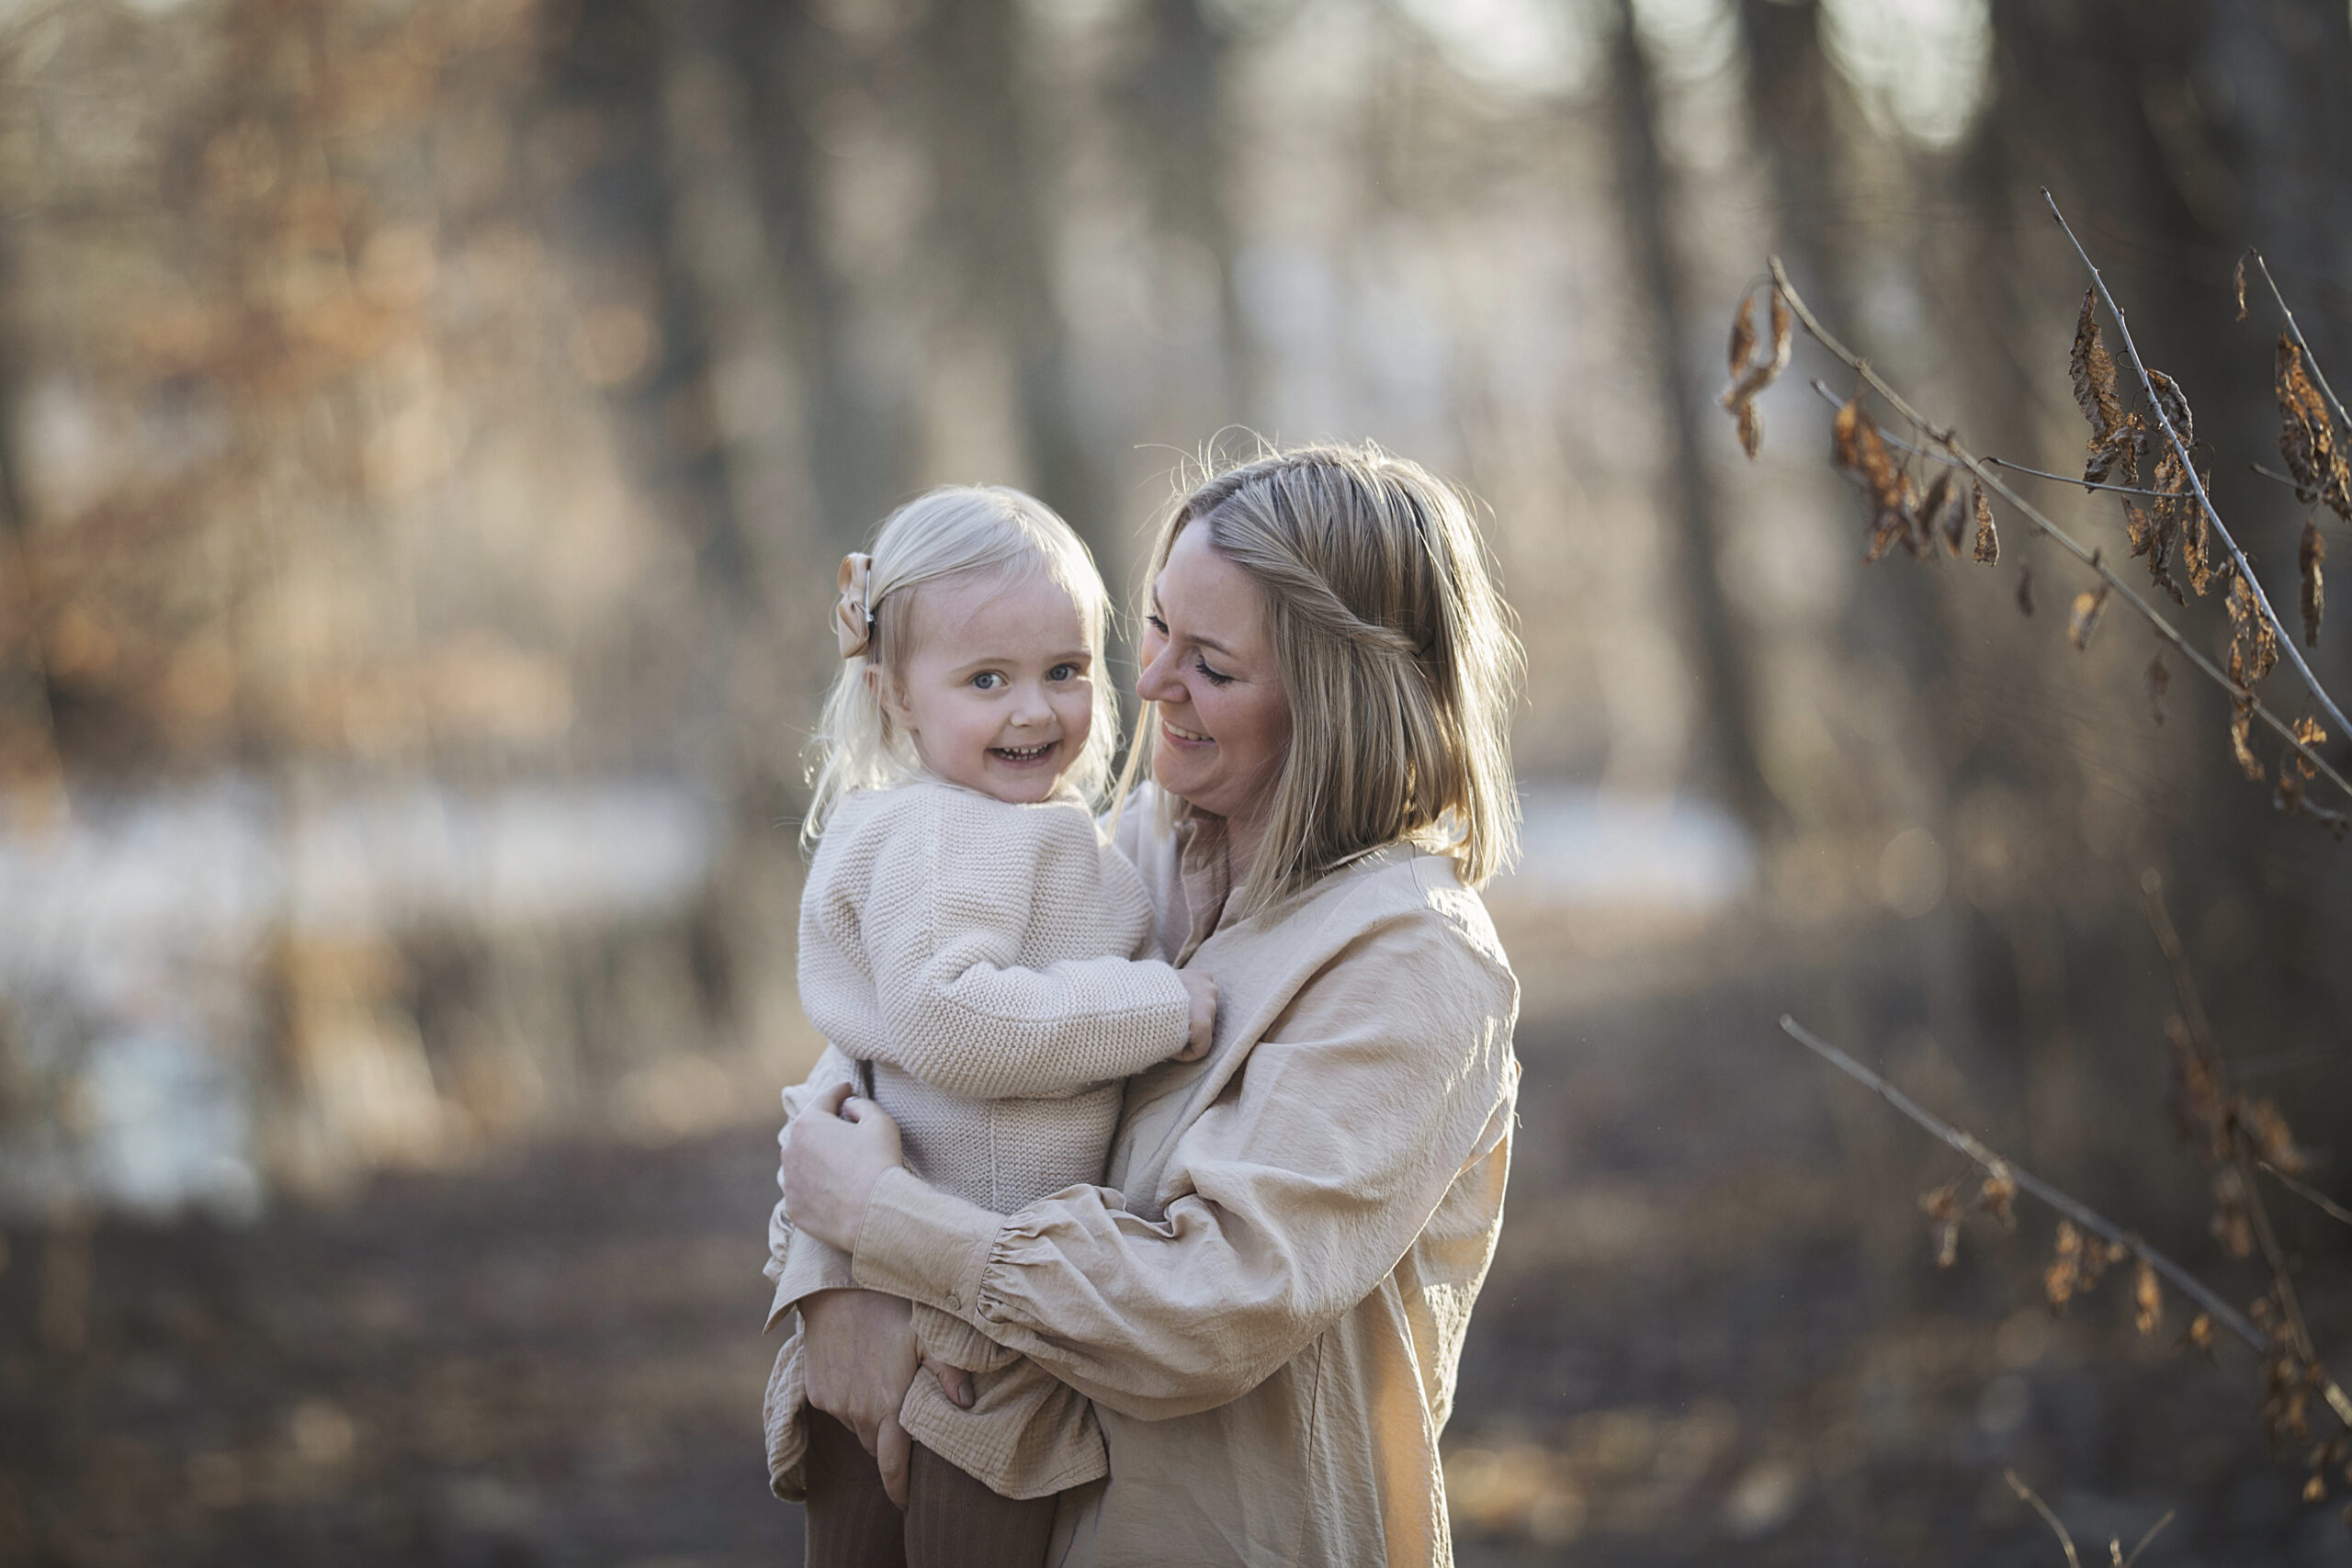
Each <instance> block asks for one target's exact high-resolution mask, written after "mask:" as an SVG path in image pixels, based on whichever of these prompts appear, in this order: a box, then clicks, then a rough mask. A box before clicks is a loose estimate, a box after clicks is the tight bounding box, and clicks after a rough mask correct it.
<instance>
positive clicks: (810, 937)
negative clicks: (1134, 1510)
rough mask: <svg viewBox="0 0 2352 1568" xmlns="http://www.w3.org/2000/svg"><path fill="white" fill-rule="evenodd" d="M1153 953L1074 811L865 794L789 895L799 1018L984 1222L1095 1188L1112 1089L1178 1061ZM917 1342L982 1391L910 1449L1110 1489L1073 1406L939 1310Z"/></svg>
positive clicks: (1019, 1487) (1072, 805) (1178, 1022)
mask: <svg viewBox="0 0 2352 1568" xmlns="http://www.w3.org/2000/svg"><path fill="white" fill-rule="evenodd" d="M1156 953H1157V946H1156V940H1155V937H1154V934H1153V927H1152V911H1151V904H1150V901H1149V900H1148V897H1146V895H1145V892H1144V886H1143V881H1142V879H1141V877H1139V876H1138V875H1137V874H1136V870H1135V868H1134V867H1133V866H1131V865H1129V864H1128V863H1127V862H1126V860H1125V858H1124V857H1123V856H1122V855H1120V853H1119V852H1117V851H1116V850H1114V849H1113V848H1111V846H1110V845H1108V844H1107V843H1105V842H1103V838H1102V835H1101V834H1100V832H1099V831H1098V830H1097V829H1096V827H1095V824H1094V819H1093V818H1092V817H1091V816H1090V815H1089V814H1088V813H1087V811H1086V809H1085V807H1083V806H1081V805H1080V804H1079V803H1078V802H1077V801H1076V800H1075V799H1057V800H1051V801H1047V802H1045V803H1043V804H1041V805H1036V806H1013V805H1008V804H1006V803H1005V802H1003V801H1000V800H996V799H994V798H992V797H990V796H989V795H981V794H978V792H976V791H973V790H967V789H964V788H961V787H959V786H957V785H955V784H946V783H944V782H941V781H938V780H933V779H920V780H917V781H915V782H913V783H910V784H903V785H900V786H899V787H897V788H895V789H888V790H872V791H864V792H860V793H858V794H855V795H851V796H849V797H848V798H847V799H845V800H843V801H842V803H841V805H840V806H839V807H837V808H836V809H835V811H834V814H833V817H832V819H831V821H830V822H828V823H827V824H826V826H825V832H824V836H823V838H822V839H821V840H820V841H819V844H818V847H817V855H816V860H815V863H814V864H813V865H811V866H810V868H809V883H808V886H807V888H806V890H805V891H804V892H803V894H802V896H801V903H800V1003H801V1006H802V1007H803V1008H804V1009H805V1010H807V1012H808V1014H809V1021H811V1022H812V1023H814V1024H815V1025H816V1026H817V1029H818V1032H820V1033H821V1034H823V1035H824V1036H825V1038H826V1039H827V1040H829V1041H831V1043H833V1045H834V1046H835V1047H836V1048H837V1049H839V1050H840V1051H841V1052H842V1054H843V1055H847V1056H849V1057H851V1058H854V1059H856V1060H861V1061H866V1062H871V1063H872V1064H873V1073H874V1098H875V1100H876V1102H878V1103H879V1104H880V1105H881V1107H882V1109H883V1110H885V1111H888V1112H889V1113H890V1115H891V1117H892V1118H893V1119H895V1120H896V1121H897V1122H898V1123H899V1134H900V1135H901V1137H902V1139H903V1141H904V1147H905V1151H906V1157H907V1161H908V1164H909V1166H910V1168H912V1169H913V1170H915V1171H917V1172H919V1173H920V1174H921V1175H922V1177H923V1179H925V1180H927V1181H930V1182H933V1183H934V1184H935V1185H937V1186H938V1187H939V1188H941V1189H943V1190H946V1191H950V1192H953V1193H955V1194H956V1195H957V1196H958V1197H961V1198H964V1199H967V1200H968V1201H971V1202H974V1203H977V1204H979V1205H981V1206H982V1207H984V1208H988V1209H992V1210H995V1211H997V1212H999V1213H1007V1212H1010V1211H1012V1210H1014V1209H1018V1208H1020V1207H1021V1206H1022V1205H1023V1204H1025V1203H1028V1202H1030V1201H1034V1200H1035V1199H1038V1198H1043V1197H1046V1196H1047V1195H1048V1194H1051V1193H1054V1192H1057V1191H1060V1190H1063V1189H1065V1188H1069V1187H1072V1186H1077V1185H1080V1184H1085V1183H1093V1182H1099V1181H1100V1180H1102V1179H1103V1156H1104V1154H1105V1152H1106V1150H1107V1149H1108V1147H1109V1145H1110V1141H1111V1133H1112V1129H1113V1127H1114V1125H1115V1124H1116V1123H1117V1122H1118V1117H1119V1106H1120V1091H1121V1083H1120V1080H1122V1079H1124V1078H1125V1077H1127V1076H1128V1075H1130V1074H1132V1073H1136V1072H1139V1071H1141V1070H1142V1069H1143V1068H1145V1067H1148V1066H1151V1065H1152V1064H1154V1063H1156V1062H1159V1061H1163V1060H1165V1059H1166V1058H1167V1057H1169V1056H1170V1055H1173V1054H1174V1053H1175V1052H1177V1051H1178V1050H1180V1049H1182V1046H1183V1044H1184V1042H1185V1037H1186V1034H1187V1032H1188V1030H1189V1026H1190V1019H1191V1006H1190V1002H1189V999H1188V998H1187V997H1186V995H1185V991H1184V987H1183V984H1182V981H1180V980H1179V979H1178V978H1177V976H1176V971H1175V970H1174V969H1173V968H1171V967H1170V966H1169V965H1168V964H1162V963H1159V962H1154V961H1151V960H1153V959H1154V958H1155V955H1156ZM915 1330H916V1337H917V1338H918V1339H919V1340H920V1341H921V1343H922V1348H923V1350H924V1352H925V1353H926V1354H928V1355H930V1356H931V1357H933V1359H937V1360H940V1361H943V1362H945V1363H947V1364H948V1365H951V1366H959V1367H965V1368H967V1369H970V1370H971V1371H974V1372H975V1373H976V1374H978V1375H977V1376H976V1380H975V1382H976V1388H977V1392H978V1405H977V1406H976V1408H975V1410H974V1411H972V1412H971V1413H969V1414H966V1413H960V1412H956V1411H955V1410H954V1409H953V1407H952V1406H944V1405H943V1406H941V1407H940V1408H937V1409H934V1410H933V1411H932V1412H931V1414H930V1418H929V1419H926V1420H922V1421H919V1422H914V1423H910V1425H909V1427H908V1430H909V1432H910V1435H912V1436H913V1437H914V1438H915V1439H916V1440H917V1441H918V1442H921V1443H922V1444H923V1445H924V1446H925V1447H926V1448H929V1449H931V1450H933V1452H935V1453H937V1454H939V1455H940V1456H941V1457H942V1458H944V1459H946V1460H948V1461H950V1462H952V1463H954V1464H956V1465H957V1466H958V1467H959V1468H961V1469H963V1470H964V1471H966V1472H967V1473H969V1474H971V1475H973V1476H974V1477H976V1478H977V1479H978V1480H980V1481H982V1482H984V1483H987V1484H988V1485H989V1487H991V1488H992V1489H993V1490H995V1491H997V1492H998V1493H1001V1494H1002V1495H1006V1496H1015V1497H1034V1496H1042V1495H1047V1494H1050V1493H1053V1492H1058V1491H1061V1490H1063V1489H1065V1488H1067V1487H1069V1486H1074V1485H1077V1484H1079V1483H1081V1482H1085V1481H1091V1480H1093V1479H1095V1478H1096V1477H1098V1476H1101V1475H1103V1473H1105V1463H1104V1459H1103V1441H1102V1438H1101V1436H1100V1434H1099V1433H1098V1431H1097V1429H1096V1427H1095V1422H1094V1418H1093V1415H1092V1412H1091V1408H1090V1407H1089V1405H1088V1404H1087V1402H1086V1400H1085V1399H1083V1398H1082V1397H1080V1396H1079V1395H1078V1394H1076V1393H1073V1392H1072V1391H1070V1390H1069V1388H1067V1387H1065V1386H1064V1385H1062V1384H1061V1383H1059V1382H1057V1381H1055V1380H1054V1379H1053V1378H1052V1377H1050V1376H1049V1375H1047V1374H1046V1373H1045V1372H1043V1371H1039V1370H1038V1369H1037V1368H1036V1367H1035V1366H1034V1365H1033V1364H1031V1363H1030V1362H1028V1361H1027V1360H1025V1359H1023V1358H1021V1357H1019V1356H1017V1355H1015V1354H1014V1353H1013V1352H1012V1351H1009V1350H1006V1349H1003V1348H1001V1347H1000V1346H998V1345H996V1344H994V1343H993V1342H992V1341H990V1340H989V1338H988V1337H985V1336H984V1335H982V1334H980V1333H979V1332H978V1329H976V1328H974V1327H973V1326H972V1325H969V1324H967V1323H964V1322H961V1321H959V1320H958V1319H956V1318H955V1317H953V1316H950V1315H949V1314H945V1313H943V1312H940V1311H937V1310H935V1309H934V1308H932V1307H929V1306H918V1307H917V1308H916V1309H915ZM797 1349H798V1337H797V1335H796V1336H795V1337H794V1339H793V1341H792V1342H791V1343H789V1344H787V1345H786V1352H785V1353H786V1357H787V1358H796V1359H797ZM785 1371H786V1369H785V1367H784V1365H783V1364H782V1363H781V1362H780V1363H779V1366H778V1374H779V1376H782V1375H783V1374H784V1372H785ZM793 1403H794V1404H795V1405H796V1406H797V1399H795V1400H794V1401H793ZM910 1413H911V1412H910ZM796 1424H797V1423H796ZM918 1426H921V1427H923V1429H922V1430H917V1429H916V1428H917V1427H918Z"/></svg>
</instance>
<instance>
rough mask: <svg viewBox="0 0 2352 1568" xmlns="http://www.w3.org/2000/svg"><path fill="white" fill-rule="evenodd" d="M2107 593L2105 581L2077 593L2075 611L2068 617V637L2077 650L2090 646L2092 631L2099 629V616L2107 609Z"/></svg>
mask: <svg viewBox="0 0 2352 1568" xmlns="http://www.w3.org/2000/svg"><path fill="white" fill-rule="evenodd" d="M2107 595H2108V585H2107V584H2106V583H2105V582H2101V583H2100V584H2099V585H2098V587H2096V588H2088V589H2085V590H2084V591H2083V592H2080V593H2077V594H2075V608H2074V611H2073V613H2072V614H2071V615H2068V616H2067V618H2066V639H2067V640H2068V641H2069V642H2071V643H2073V644H2074V645H2075V651H2076V652H2083V651H2086V650H2087V649H2089V648H2090V646H2091V633H2093V632H2095V631H2097V630H2098V618H2099V616H2100V615H2104V614H2105V613H2106V611H2107Z"/></svg>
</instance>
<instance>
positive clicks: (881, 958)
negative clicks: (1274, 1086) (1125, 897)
mask: <svg viewBox="0 0 2352 1568" xmlns="http://www.w3.org/2000/svg"><path fill="white" fill-rule="evenodd" d="M980 821H981V822H982V823H984V824H985V829H981V828H978V827H975V828H973V829H967V830H966V831H961V832H959V831H957V830H956V828H957V824H956V822H955V821H954V820H953V819H950V820H948V821H946V822H943V823H941V824H940V825H939V829H938V830H937V831H936V833H935V836H934V837H933V839H932V840H931V841H930V842H929V843H924V842H922V840H915V839H913V838H912V836H911V835H910V842H909V843H907V844H905V845H903V846H894V847H893V848H892V849H891V850H890V851H889V852H887V855H886V862H885V863H884V864H883V865H882V866H880V867H878V868H877V871H876V893H875V895H874V896H873V897H871V898H870V899H869V903H868V920H867V927H868V929H867V931H866V933H865V942H866V944H867V950H868V953H869V954H870V957H871V964H872V972H873V975H874V988H875V996H876V1000H877V1001H878V1002H879V1003H880V1004H881V1011H882V1025H883V1027H882V1030H881V1031H880V1033H881V1034H882V1036H883V1037H884V1043H883V1045H882V1048H881V1049H879V1050H877V1052H876V1055H877V1056H879V1057H880V1059H882V1060H885V1061H888V1062H891V1063H894V1064H895V1065H897V1066H901V1067H904V1068H905V1069H906V1070H907V1071H909V1072H910V1073H912V1074H914V1075H915V1076H916V1077H920V1078H922V1079H923V1080H924V1081H925V1082H927V1083H931V1084H933V1085H935V1086H937V1087H938V1088H940V1089H945V1090H947V1091H948V1092H949V1093H951V1094H960V1095H965V1096H967V1097H969V1098H971V1099H975V1100H995V1099H1001V1098H1003V1097H1006V1096H1012V1095H1055V1094H1068V1093H1070V1092H1072V1091H1073V1090H1076V1089H1082V1088H1084V1087H1085V1086H1087V1085H1089V1084H1097V1083H1103V1082H1106V1081H1108V1080H1111V1079H1114V1078H1123V1077H1127V1076H1128V1075H1129V1074H1132V1073H1136V1072H1140V1071H1141V1070H1142V1069H1143V1068H1145V1067H1148V1066H1151V1064H1153V1063H1154V1062H1159V1061H1163V1060H1165V1059H1166V1058H1168V1057H1169V1056H1170V1055H1173V1054H1174V1053H1175V1052H1176V1051H1178V1050H1179V1049H1181V1048H1182V1045H1183V1043H1184V1040H1185V1036H1186V1034H1187V1033H1188V1032H1189V1029H1190V1022H1191V1017H1192V1006H1191V1002H1190V999H1189V998H1188V997H1187V996H1186V994H1185V990H1184V985H1183V982H1182V980H1180V979H1179V978H1177V975H1176V971H1175V970H1174V969H1172V968H1170V966H1169V965H1167V964H1159V963H1136V962H1134V961H1132V960H1130V959H1128V958H1126V957H1125V956H1114V957H1103V958H1088V959H1076V960H1071V961H1069V962H1067V963H1062V964H1049V965H1046V966H1044V967H1039V968H1023V967H1022V966H1020V965H1019V964H1016V963H1015V962H1014V961H1015V959H1017V958H1018V956H1019V955H1020V952H1021V946H1022V940H1023V933H1024V932H1025V931H1028V930H1029V929H1030V927H1031V926H1032V924H1033V923H1039V922H1044V923H1050V922H1055V921H1063V922H1068V923H1069V926H1070V928H1071V929H1072V930H1073V931H1077V932H1079V933H1080V934H1081V935H1083V936H1087V937H1093V936H1094V935H1095V934H1096V931H1098V930H1099V928H1100V927H1101V925H1102V924H1103V921H1104V919H1105V918H1106V913H1107V901H1108V899H1109V898H1110V897H1111V893H1110V890H1109V889H1108V888H1107V887H1106V886H1104V883H1103V874H1102V864H1101V850H1100V848H1099V840H1097V839H1096V838H1095V836H1094V826H1093V822H1092V819H1091V818H1089V817H1087V815H1086V814H1085V813H1084V812H1083V811H1082V810H1079V809H1077V808H1075V807H1073V808H1071V809H1070V810H1069V811H1056V812H1037V813H1026V812H1024V813H1021V814H1019V815H1018V816H1015V817H1012V818H1009V819H1008V818H1007V817H1006V816H1005V814H1002V813H998V814H993V815H990V816H988V817H985V818H981V819H980ZM986 829H992V830H994V831H995V833H996V834H997V837H996V838H995V839H994V840H993V841H974V840H976V839H977V838H978V834H979V832H980V831H982V830H986ZM886 888H891V889H895V890H896V895H897V896H896V897H893V898H892V900H891V902H892V905H893V908H891V909H890V910H889V911H888V914H887V915H884V916H882V918H878V919H877V918H876V906H877V905H878V904H879V903H880V901H881V899H882V897H884V889H886Z"/></svg>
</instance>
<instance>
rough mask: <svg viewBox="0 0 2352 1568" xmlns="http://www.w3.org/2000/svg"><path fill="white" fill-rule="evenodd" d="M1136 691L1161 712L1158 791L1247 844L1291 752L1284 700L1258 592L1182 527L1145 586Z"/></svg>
mask: <svg viewBox="0 0 2352 1568" xmlns="http://www.w3.org/2000/svg"><path fill="white" fill-rule="evenodd" d="M1143 661H1144V664H1143V677H1142V679H1141V680H1139V681H1137V682H1136V692H1137V693H1138V694H1141V696H1142V697H1143V698H1144V700H1145V701H1146V702H1151V703H1157V704H1159V735H1158V736H1157V737H1156V738H1155V739H1154V744H1153V747H1152V754H1151V771H1152V774H1153V776H1154V777H1156V778H1157V779H1159V786H1160V787H1161V788H1162V789H1165V790H1167V791H1168V792H1169V793H1170V794H1171V795H1179V796H1181V797H1182V798H1183V799H1184V800H1186V801H1189V802H1191V803H1192V804H1193V806H1195V807H1199V808H1200V809H1201V810H1203V811H1210V812H1215V813H1216V815H1217V816H1219V817H1222V818H1226V820H1227V822H1228V823H1230V824H1232V827H1233V830H1234V832H1235V835H1236V837H1237V839H1245V840H1251V841H1254V838H1255V834H1256V831H1257V830H1258V829H1261V828H1262V827H1263V826H1264V820H1265V813H1266V808H1267V807H1268V806H1269V805H1270V804H1271V802H1272V798H1273V790H1274V784H1275V781H1276V780H1277V779H1279V778H1280V777H1281V776H1282V766H1283V758H1284V757H1285V756H1286V755H1288V753H1289V751H1290V698H1289V696H1288V695H1287V694H1285V693H1284V692H1283V678H1282V670H1281V667H1280V666H1279V665H1278V664H1277V663H1276V661H1275V658H1274V644H1273V636H1272V627H1271V626H1269V625H1268V617H1267V613H1266V599H1265V595H1264V594H1263V593H1261V592H1259V590H1258V585H1257V584H1256V583H1255V582H1253V581H1250V578H1249V576H1248V574H1246V573H1245V572H1243V571H1242V570H1241V569H1240V568H1239V567H1237V566H1235V565H1234V564H1233V563H1232V562H1231V561H1229V560H1227V559H1226V558H1224V557H1223V556H1221V555H1219V554H1217V552H1216V549H1215V548H1214V547H1212V546H1211V545H1210V544H1209V531H1208V529H1206V528H1205V527H1204V526H1202V525H1200V524H1197V523H1194V524H1192V525H1188V526H1186V528H1185V529H1184V531H1183V532H1182V533H1181V534H1179V535H1177V536H1176V543H1175V546H1174V547H1173V548H1171V549H1170V551H1169V552H1168V564H1167V565H1165V566H1163V567H1162V568H1160V571H1159V577H1157V578H1156V579H1154V580H1153V581H1152V585H1151V614H1150V615H1149V617H1148V620H1147V622H1146V625H1145V629H1144V637H1143Z"/></svg>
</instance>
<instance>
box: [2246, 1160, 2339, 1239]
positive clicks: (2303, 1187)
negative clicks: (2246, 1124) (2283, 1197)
mask: <svg viewBox="0 0 2352 1568" xmlns="http://www.w3.org/2000/svg"><path fill="white" fill-rule="evenodd" d="M2254 1163H2255V1164H2256V1165H2258V1166H2260V1167H2261V1168H2263V1169H2264V1170H2267V1171H2268V1172H2269V1173H2270V1175H2271V1176H2272V1177H2273V1178H2274V1179H2276V1180H2277V1181H2278V1185H2279V1186H2281V1187H2283V1188H2285V1189H2286V1190H2288V1191H2290V1192H2292V1193H2293V1194H2294V1195H2295V1196H2296V1197H2298V1198H2301V1200H2302V1201H2304V1202H2306V1203H2309V1204H2311V1205H2312V1207H2313V1208H2315V1209H2317V1210H2318V1211H2319V1212H2320V1213H2323V1214H2325V1215H2326V1216H2327V1217H2328V1218H2329V1219H2331V1220H2334V1221H2335V1222H2336V1223H2337V1224H2346V1225H2352V1209H2347V1208H2346V1207H2344V1206H2343V1205H2342V1204H2341V1203H2338V1202H2337V1201H2335V1199H2333V1198H2331V1197H2329V1196H2328V1195H2327V1194H2326V1193H2324V1192H2323V1191H2321V1190H2319V1189H2318V1188H2316V1187H2313V1186H2312V1185H2311V1184H2310V1183H2309V1182H2304V1181H2298V1180H2296V1179H2294V1178H2293V1177H2291V1176H2290V1175H2288V1174H2287V1173H2286V1172H2285V1171H2283V1170H2281V1169H2279V1168H2278V1167H2277V1166H2275V1165H2272V1164H2271V1163H2270V1162H2269V1161H2268V1160H2267V1159H2258V1160H2256V1161H2255V1162H2254Z"/></svg>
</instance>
